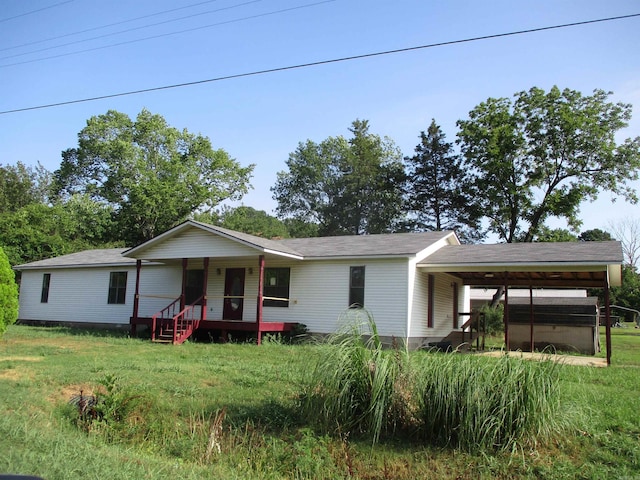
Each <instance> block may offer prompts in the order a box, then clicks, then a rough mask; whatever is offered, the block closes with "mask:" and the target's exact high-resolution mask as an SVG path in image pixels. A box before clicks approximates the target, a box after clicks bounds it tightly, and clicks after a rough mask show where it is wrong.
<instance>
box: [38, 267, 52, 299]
mask: <svg viewBox="0 0 640 480" xmlns="http://www.w3.org/2000/svg"><path fill="white" fill-rule="evenodd" d="M50 284H51V274H50V273H45V274H43V275H42V292H41V293H40V303H48V302H49V285H50Z"/></svg>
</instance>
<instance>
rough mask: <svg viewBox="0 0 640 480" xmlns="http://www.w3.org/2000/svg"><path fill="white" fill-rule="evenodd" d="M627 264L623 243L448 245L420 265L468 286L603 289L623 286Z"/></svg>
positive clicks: (419, 265)
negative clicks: (624, 258)
mask: <svg viewBox="0 0 640 480" xmlns="http://www.w3.org/2000/svg"><path fill="white" fill-rule="evenodd" d="M622 260H623V256H622V244H621V243H620V242H617V241H610V242H558V243H502V244H496V245H459V246H456V247H455V248H452V247H449V246H447V247H443V248H441V249H440V250H438V251H437V252H435V253H434V254H433V255H431V256H429V257H428V258H426V259H425V260H424V261H423V262H420V263H419V264H418V267H419V268H422V269H426V270H429V271H433V272H447V273H450V274H451V275H454V276H457V277H459V278H461V279H462V280H463V281H464V283H465V284H466V285H479V286H480V285H505V284H506V285H509V286H518V285H522V286H529V285H532V286H546V287H576V286H579V287H602V286H603V285H604V282H605V280H608V282H609V284H610V285H611V286H618V285H620V284H621V281H622V278H621V271H622V270H621V265H622Z"/></svg>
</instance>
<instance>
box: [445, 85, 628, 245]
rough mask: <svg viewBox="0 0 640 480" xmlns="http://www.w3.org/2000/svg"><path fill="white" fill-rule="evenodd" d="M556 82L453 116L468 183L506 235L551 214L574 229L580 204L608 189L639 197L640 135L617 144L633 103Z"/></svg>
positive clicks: (535, 227) (527, 233) (522, 234)
mask: <svg viewBox="0 0 640 480" xmlns="http://www.w3.org/2000/svg"><path fill="white" fill-rule="evenodd" d="M610 95H611V93H610V92H609V93H607V92H604V91H602V90H595V91H594V93H593V95H591V96H583V95H582V94H581V93H580V92H577V91H574V90H569V89H565V90H563V91H560V90H559V89H558V88H557V87H553V88H552V89H551V90H550V91H549V92H548V93H545V92H544V91H543V90H541V89H539V88H532V89H531V90H529V91H528V92H520V93H517V94H516V95H515V100H514V101H513V102H512V101H510V100H509V99H506V98H500V99H493V98H490V99H488V100H487V101H486V102H483V103H481V104H480V105H478V106H477V107H476V108H474V109H473V110H472V111H471V112H470V113H469V119H468V120H460V121H458V126H459V128H460V130H459V133H458V142H459V143H460V146H461V150H462V153H463V154H464V155H465V158H466V160H467V165H466V168H467V169H468V170H469V171H471V172H473V176H474V178H473V181H472V182H470V185H469V186H468V188H469V189H470V190H471V191H472V192H473V193H474V198H475V199H476V201H477V206H478V208H480V209H481V210H482V212H483V214H484V215H485V216H486V218H487V219H488V221H489V230H490V231H491V232H493V233H496V234H497V235H498V236H499V237H500V239H501V240H503V241H505V242H517V241H524V242H530V241H532V240H533V239H534V238H535V236H536V235H537V234H538V233H539V231H540V229H541V228H542V227H543V225H544V224H545V221H546V220H547V219H548V218H549V217H560V218H564V219H565V220H566V221H567V223H568V225H569V226H570V227H571V228H573V229H576V228H577V227H579V225H580V223H581V222H580V219H579V212H580V204H581V203H582V202H584V201H585V200H594V199H596V198H597V197H598V194H599V193H600V192H601V191H603V190H604V191H609V192H611V193H613V194H614V195H617V196H620V197H623V198H624V199H625V200H628V201H631V202H634V203H635V202H637V200H638V198H637V195H636V193H635V192H634V191H633V188H632V187H631V186H630V185H629V182H630V181H633V180H636V179H638V171H639V169H640V137H636V138H635V139H627V140H626V141H624V142H623V143H621V144H616V142H615V139H614V136H615V134H616V132H618V131H619V130H621V129H622V128H624V127H626V126H627V122H628V121H629V119H630V118H631V106H630V105H627V104H623V103H611V102H609V101H608V97H609V96H610Z"/></svg>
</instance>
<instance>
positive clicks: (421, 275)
mask: <svg viewBox="0 0 640 480" xmlns="http://www.w3.org/2000/svg"><path fill="white" fill-rule="evenodd" d="M432 275H433V279H434V281H435V283H434V287H433V292H434V299H433V307H434V312H433V327H432V328H429V327H428V326H427V319H428V317H427V315H428V308H429V298H428V297H429V296H428V293H429V272H427V271H424V270H418V271H417V272H416V274H415V283H414V291H413V295H412V298H413V302H412V312H411V331H410V336H411V337H425V338H429V339H434V338H442V337H446V336H447V335H448V334H449V333H451V331H452V330H453V291H452V289H453V287H452V285H451V284H452V283H454V282H455V281H456V279H455V277H452V276H450V275H447V274H443V273H434V274H432ZM466 299H467V297H466V296H465V291H464V287H462V285H459V286H458V311H459V312H464V311H466V308H467V307H465V301H466ZM466 318H468V317H463V320H462V321H461V322H460V324H462V322H463V321H465V320H466Z"/></svg>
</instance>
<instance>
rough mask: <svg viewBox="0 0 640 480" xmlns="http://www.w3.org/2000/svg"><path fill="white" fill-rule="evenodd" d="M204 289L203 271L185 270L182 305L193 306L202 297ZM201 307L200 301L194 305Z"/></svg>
mask: <svg viewBox="0 0 640 480" xmlns="http://www.w3.org/2000/svg"><path fill="white" fill-rule="evenodd" d="M203 288H204V270H187V278H186V285H185V292H184V297H185V298H184V304H185V305H193V304H194V302H195V301H196V300H198V299H199V298H200V297H202V293H203V292H202V290H203ZM196 305H202V299H201V298H200V301H199V302H197V303H196Z"/></svg>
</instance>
